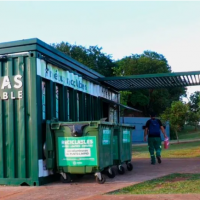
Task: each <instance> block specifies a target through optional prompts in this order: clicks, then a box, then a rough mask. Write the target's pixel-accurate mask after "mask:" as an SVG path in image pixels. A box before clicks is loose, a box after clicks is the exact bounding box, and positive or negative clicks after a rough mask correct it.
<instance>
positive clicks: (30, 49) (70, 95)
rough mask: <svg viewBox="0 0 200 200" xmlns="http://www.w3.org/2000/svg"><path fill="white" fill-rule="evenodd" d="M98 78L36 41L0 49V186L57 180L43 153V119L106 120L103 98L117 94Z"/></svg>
mask: <svg viewBox="0 0 200 200" xmlns="http://www.w3.org/2000/svg"><path fill="white" fill-rule="evenodd" d="M101 77H103V76H102V75H100V74H98V73H97V72H95V71H93V70H91V69H89V68H88V67H86V66H84V65H83V64H81V63H79V62H77V61H76V60H74V59H72V58H71V57H69V56H67V55H65V54H64V53H61V52H59V51H57V50H56V49H54V48H53V47H51V46H50V45H48V44H46V43H44V42H42V41H41V40H38V39H29V40H21V41H16V42H8V43H1V44H0V87H1V91H0V184H4V185H42V184H45V183H48V182H52V181H54V180H55V179H57V176H56V175H55V174H54V172H53V171H52V170H48V169H47V168H46V164H48V163H47V160H46V159H45V156H44V153H43V146H44V143H45V141H46V120H51V119H53V118H57V119H58V120H60V121H84V120H90V121H91V120H100V119H101V118H103V117H107V116H104V115H108V114H107V113H106V112H105V111H106V110H107V107H105V106H104V105H105V104H103V103H102V100H101V97H103V98H108V94H109V96H112V97H113V96H114V97H115V98H116V97H117V95H118V94H117V93H116V92H115V91H113V90H112V89H111V88H109V89H108V88H106V86H104V85H102V84H101V83H100V82H98V81H97V79H98V78H101ZM100 91H101V93H100ZM103 111H104V112H103ZM105 113H106V114H105ZM99 162H100V161H99ZM100 166H101V165H100Z"/></svg>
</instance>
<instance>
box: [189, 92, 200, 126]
mask: <svg viewBox="0 0 200 200" xmlns="http://www.w3.org/2000/svg"><path fill="white" fill-rule="evenodd" d="M188 106H189V112H188V114H187V123H188V124H189V125H192V126H194V127H195V130H196V129H197V125H198V124H199V121H200V92H198V91H196V92H194V93H193V94H191V95H190V101H189V103H188Z"/></svg>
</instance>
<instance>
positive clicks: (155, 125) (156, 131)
mask: <svg viewBox="0 0 200 200" xmlns="http://www.w3.org/2000/svg"><path fill="white" fill-rule="evenodd" d="M149 135H151V136H160V124H159V122H158V120H157V119H150V124H149Z"/></svg>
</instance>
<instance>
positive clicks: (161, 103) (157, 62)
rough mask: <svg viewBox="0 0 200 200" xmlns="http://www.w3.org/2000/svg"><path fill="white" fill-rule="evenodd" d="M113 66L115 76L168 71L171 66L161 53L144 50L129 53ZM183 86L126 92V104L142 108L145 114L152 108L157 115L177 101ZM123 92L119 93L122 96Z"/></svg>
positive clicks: (182, 93) (183, 92) (182, 91)
mask: <svg viewBox="0 0 200 200" xmlns="http://www.w3.org/2000/svg"><path fill="white" fill-rule="evenodd" d="M116 65H117V67H115V68H114V74H115V75H116V76H128V75H139V74H154V73H170V72H171V67H170V66H169V65H168V62H167V60H166V59H165V57H164V56H163V55H161V54H158V53H156V52H152V51H144V53H143V54H141V55H138V54H135V55H131V56H128V57H125V58H123V59H121V60H119V61H117V62H116ZM185 90H186V89H185V88H184V87H182V88H170V89H156V90H137V91H131V93H129V94H128V95H127V94H126V97H125V98H126V99H127V105H129V106H132V107H135V108H137V109H139V110H142V111H143V113H144V115H145V116H149V111H150V109H151V110H154V111H155V112H156V113H157V115H159V114H161V113H162V112H163V110H165V109H166V108H167V107H170V105H171V103H172V101H178V100H179V99H180V96H181V95H184V94H185ZM123 95H124V94H122V95H121V97H122V98H124V97H123Z"/></svg>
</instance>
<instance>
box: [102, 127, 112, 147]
mask: <svg viewBox="0 0 200 200" xmlns="http://www.w3.org/2000/svg"><path fill="white" fill-rule="evenodd" d="M110 137H111V130H109V129H104V130H103V139H102V144H103V145H108V144H110Z"/></svg>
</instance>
